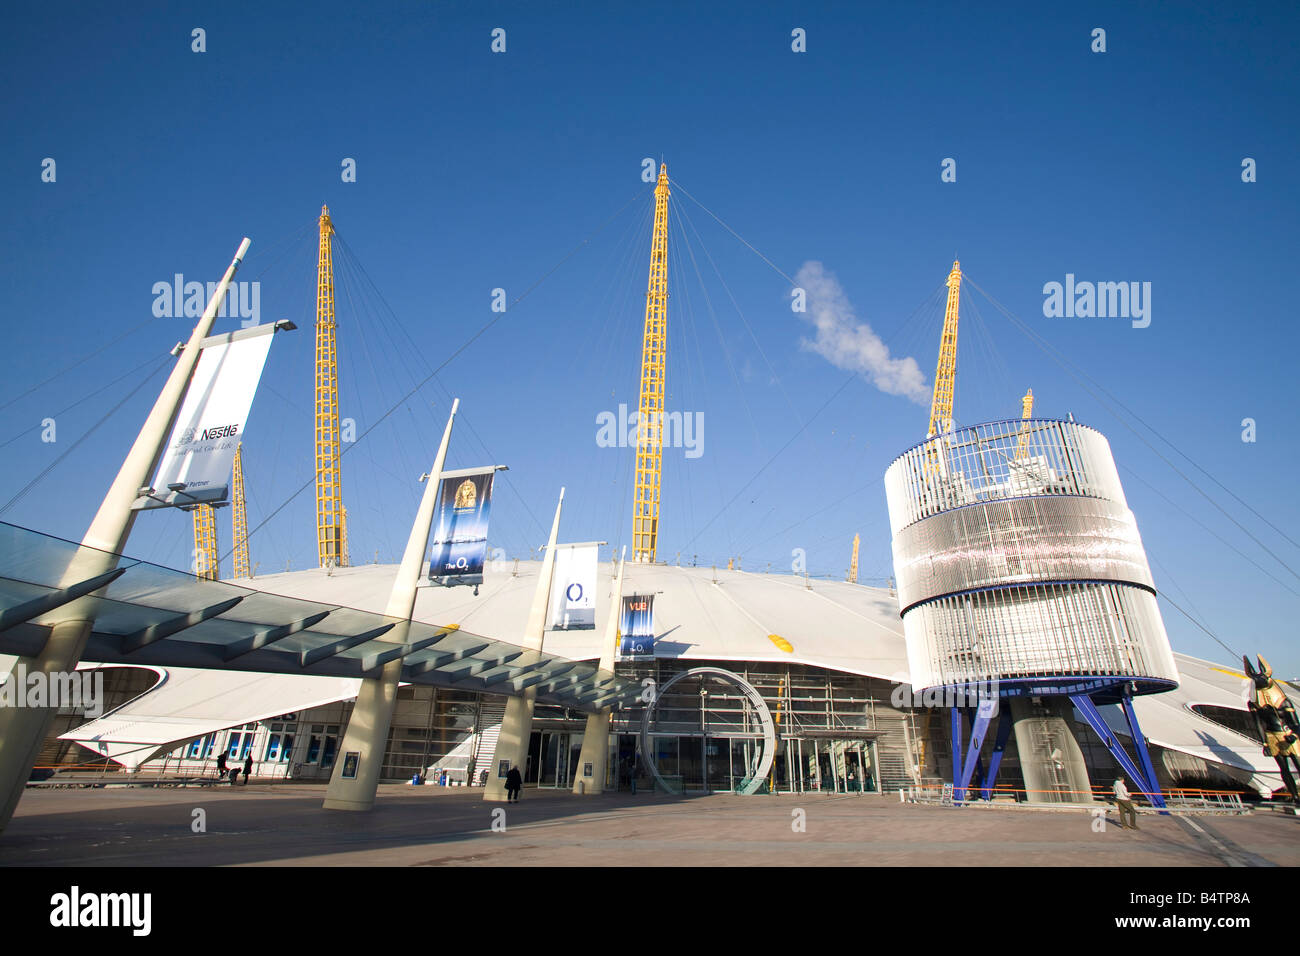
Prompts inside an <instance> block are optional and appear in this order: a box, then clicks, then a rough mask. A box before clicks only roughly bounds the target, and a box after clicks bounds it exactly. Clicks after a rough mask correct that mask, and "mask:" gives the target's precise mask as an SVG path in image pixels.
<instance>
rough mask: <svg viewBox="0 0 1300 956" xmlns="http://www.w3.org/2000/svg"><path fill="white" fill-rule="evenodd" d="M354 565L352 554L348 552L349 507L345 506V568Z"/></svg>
mask: <svg viewBox="0 0 1300 956" xmlns="http://www.w3.org/2000/svg"><path fill="white" fill-rule="evenodd" d="M351 563H352V558H351V557H350V552H349V550H348V506H347V505H344V506H343V567H345V568H346V567H347V566H348V565H350V564H351Z"/></svg>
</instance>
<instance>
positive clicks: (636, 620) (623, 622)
mask: <svg viewBox="0 0 1300 956" xmlns="http://www.w3.org/2000/svg"><path fill="white" fill-rule="evenodd" d="M654 600H655V596H654V595H653V594H627V595H624V597H623V610H622V613H621V614H620V615H619V619H618V634H619V644H618V653H619V656H620V657H621V658H623V660H625V661H627V660H653V659H654V656H655V624H654Z"/></svg>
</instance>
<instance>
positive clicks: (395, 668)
mask: <svg viewBox="0 0 1300 956" xmlns="http://www.w3.org/2000/svg"><path fill="white" fill-rule="evenodd" d="M459 407H460V399H459V398H458V399H456V400H454V401H453V402H452V403H451V415H450V416H449V417H448V418H447V428H446V430H445V431H444V432H443V433H442V443H441V444H440V445H439V446H438V457H437V458H435V459H434V461H433V468H432V469H430V471H429V474H428V476H427V477H426V479H425V484H424V495H423V496H422V497H421V498H420V510H419V511H417V512H416V514H415V523H414V524H413V525H411V534H410V536H409V537H408V538H407V539H406V551H405V552H404V553H403V555H402V563H401V565H400V566H399V567H398V569H397V578H396V579H395V580H394V581H393V590H392V592H391V593H390V594H389V596H388V607H387V608H386V609H385V611H384V615H385V616H386V617H388V618H390V619H391V618H397V619H398V623H397V625H396V626H395V627H394V628H393V629H392V630H391V631H388V632H386V633H384V634H382V635H381V636H380V637H379V638H377V640H380V641H385V642H388V643H391V644H405V643H406V641H407V636H408V635H409V633H410V630H411V615H412V614H413V613H414V612H415V595H416V585H417V584H418V583H419V581H420V571H421V569H422V568H423V567H424V554H425V551H426V549H427V548H428V545H429V526H430V525H431V524H432V523H433V509H434V507H435V506H436V505H437V497H438V482H439V480H440V478H441V476H442V466H443V463H444V462H445V461H446V460H447V445H448V443H450V441H451V426H452V424H453V423H454V422H455V420H456V409H457V408H459ZM402 660H403V658H401V657H399V658H397V659H396V660H392V661H389V662H388V663H387V664H385V665H384V669H383V671H381V673H380V676H378V677H367V678H365V679H364V680H362V682H361V689H360V691H358V693H357V702H356V704H355V705H353V707H352V716H351V717H349V718H348V728H347V730H346V731H344V733H343V748H342V750H341V756H342V759H341V760H338V761H337V762H336V763H335V764H334V772H333V773H332V774H331V775H330V785H329V787H328V788H327V789H326V791H325V803H324V804H323V806H324V807H325V809H326V810H369V809H370V808H371V807H373V806H374V805H375V790H376V789H377V788H378V786H379V770H380V766H381V765H382V764H383V761H384V750H385V748H386V747H387V746H388V728H389V727H390V726H391V725H392V722H393V709H394V708H395V707H396V705H397V684H398V681H399V680H400V679H401V677H402ZM350 753H353V754H356V755H357V762H356V765H355V767H354V768H351V771H350V772H353V773H355V776H351V777H345V776H343V773H344V771H345V770H349V769H350V768H349V761H348V754H350Z"/></svg>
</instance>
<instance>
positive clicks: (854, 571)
mask: <svg viewBox="0 0 1300 956" xmlns="http://www.w3.org/2000/svg"><path fill="white" fill-rule="evenodd" d="M861 543H862V536H861V535H857V534H855V535H854V536H853V557H852V558H851V559H850V560H849V583H850V584H857V583H858V546H859V545H860V544H861Z"/></svg>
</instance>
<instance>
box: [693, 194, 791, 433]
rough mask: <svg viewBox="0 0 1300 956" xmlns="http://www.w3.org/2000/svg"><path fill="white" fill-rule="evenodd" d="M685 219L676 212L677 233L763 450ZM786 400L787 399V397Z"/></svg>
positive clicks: (751, 426) (738, 392) (733, 380)
mask: <svg viewBox="0 0 1300 956" xmlns="http://www.w3.org/2000/svg"><path fill="white" fill-rule="evenodd" d="M685 221H686V219H685V217H684V216H682V215H681V214H680V212H678V219H677V220H676V222H677V230H678V232H679V233H681V238H682V244H683V245H684V246H685V247H686V252H687V254H688V255H689V256H690V259H691V266H692V267H693V268H694V270H695V280H696V281H697V282H698V283H699V284H700V290H701V291H702V292H703V294H704V307H705V308H706V309H707V310H708V313H709V319H710V320H711V321H712V322H713V331H714V332H716V333H717V335H718V344H719V345H721V346H722V354H723V357H724V358H725V359H726V360H727V370H728V371H730V372H731V381H732V382H733V383H735V386H736V393H737V394H738V395H739V396H740V400H741V402H742V403H743V404H744V406H745V417H746V418H748V419H749V427H750V428H752V429H753V430H754V442H755V444H757V445H758V447H759V450H760V451H762V450H765V449H763V439H762V436H761V434H760V433H759V430H758V422H757V421H755V420H754V410H753V408H751V407H750V404H749V400H748V399H747V398H746V397H745V391H744V389H743V388H742V387H741V384H740V374H739V373H738V372H737V371H736V363H735V361H734V360H733V359H732V355H731V349H730V348H728V347H727V340H726V338H725V337H724V336H723V334H722V325H721V323H719V322H718V314H717V312H716V311H715V310H714V308H713V300H712V299H711V298H710V297H709V291H708V289H707V288H706V287H705V285H704V276H703V275H702V274H701V272H700V265H699V263H698V262H697V261H696V260H695V249H694V248H693V247H692V246H691V243H690V238H689V237H688V236H687V234H686V228H685V226H683V225H682V224H683V223H684V222H685ZM695 237H696V239H699V233H696V235H695ZM699 241H700V248H702V249H703V248H704V241H703V240H702V239H700V240H699ZM704 254H705V256H706V257H707V256H708V255H709V253H708V250H707V249H704ZM710 259H711V257H710ZM724 288H725V285H724ZM751 337H752V333H751ZM697 349H698V345H697ZM699 351H700V361H701V365H702V364H703V350H699ZM759 354H762V349H761V348H760V349H759ZM766 358H767V357H766V356H764V361H766ZM783 391H784V389H783ZM787 401H788V397H787ZM795 417H796V418H797V417H798V413H796V415H795Z"/></svg>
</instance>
